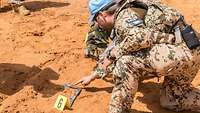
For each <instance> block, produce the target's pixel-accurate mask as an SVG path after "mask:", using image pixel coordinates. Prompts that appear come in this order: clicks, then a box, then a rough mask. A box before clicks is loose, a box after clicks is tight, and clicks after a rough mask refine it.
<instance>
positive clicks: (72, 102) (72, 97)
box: [64, 83, 82, 109]
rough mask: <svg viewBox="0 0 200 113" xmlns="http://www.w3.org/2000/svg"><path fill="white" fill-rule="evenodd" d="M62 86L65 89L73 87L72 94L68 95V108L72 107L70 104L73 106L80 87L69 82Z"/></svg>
mask: <svg viewBox="0 0 200 113" xmlns="http://www.w3.org/2000/svg"><path fill="white" fill-rule="evenodd" d="M64 88H65V89H67V88H71V89H74V94H73V95H72V96H70V103H69V105H70V109H72V106H73V104H74V102H75V100H76V98H77V97H78V96H79V95H80V93H81V91H82V89H81V88H80V87H77V86H75V85H72V84H69V83H66V84H64Z"/></svg>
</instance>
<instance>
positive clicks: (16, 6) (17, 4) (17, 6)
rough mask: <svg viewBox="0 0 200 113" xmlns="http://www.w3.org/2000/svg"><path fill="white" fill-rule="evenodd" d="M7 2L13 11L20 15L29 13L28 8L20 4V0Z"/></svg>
mask: <svg viewBox="0 0 200 113" xmlns="http://www.w3.org/2000/svg"><path fill="white" fill-rule="evenodd" d="M8 3H9V4H10V5H11V7H12V9H13V11H14V12H17V13H19V14H20V15H23V16H26V15H29V14H30V10H28V9H27V8H26V7H25V6H24V5H22V0H9V1H8Z"/></svg>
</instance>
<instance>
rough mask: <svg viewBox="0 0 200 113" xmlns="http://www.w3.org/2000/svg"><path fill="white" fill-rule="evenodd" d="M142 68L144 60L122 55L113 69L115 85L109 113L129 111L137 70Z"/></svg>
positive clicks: (136, 81)
mask: <svg viewBox="0 0 200 113" xmlns="http://www.w3.org/2000/svg"><path fill="white" fill-rule="evenodd" d="M143 69H144V61H143V60H141V59H137V58H135V57H133V56H123V57H121V58H120V59H119V60H118V61H117V62H116V66H115V68H114V70H113V73H114V75H115V86H114V89H113V91H112V96H111V101H110V104H109V113H129V112H130V109H131V105H132V103H133V97H134V96H135V93H136V92H137V89H138V78H139V76H140V75H139V73H138V72H139V70H143Z"/></svg>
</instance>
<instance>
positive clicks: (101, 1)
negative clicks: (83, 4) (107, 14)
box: [89, 0, 116, 23]
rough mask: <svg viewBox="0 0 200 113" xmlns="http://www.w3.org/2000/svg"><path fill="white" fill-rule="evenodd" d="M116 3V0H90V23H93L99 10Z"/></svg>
mask: <svg viewBox="0 0 200 113" xmlns="http://www.w3.org/2000/svg"><path fill="white" fill-rule="evenodd" d="M114 4H116V2H115V1H114V0H90V1H89V13H90V16H89V23H92V22H93V21H94V19H95V17H96V16H97V14H98V12H100V11H103V10H106V9H107V8H109V7H110V6H113V5H114Z"/></svg>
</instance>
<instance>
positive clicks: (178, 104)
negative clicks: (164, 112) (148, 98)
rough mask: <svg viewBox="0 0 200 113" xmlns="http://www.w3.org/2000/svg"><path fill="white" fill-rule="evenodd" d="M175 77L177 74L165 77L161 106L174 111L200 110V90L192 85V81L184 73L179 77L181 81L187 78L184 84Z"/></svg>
mask: <svg viewBox="0 0 200 113" xmlns="http://www.w3.org/2000/svg"><path fill="white" fill-rule="evenodd" d="M173 78H175V76H169V77H168V76H167V77H165V80H164V83H163V86H162V89H161V97H160V104H161V106H162V107H164V108H166V109H170V110H173V111H183V110H191V111H195V112H200V90H199V89H196V88H194V87H192V86H191V81H188V82H187V80H189V79H188V78H187V77H185V76H184V75H180V76H179V77H177V78H179V80H180V81H181V80H182V81H183V80H186V81H185V82H183V83H182V84H179V83H178V82H177V81H175V79H173ZM176 80H177V79H176ZM177 83H178V84H177Z"/></svg>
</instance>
